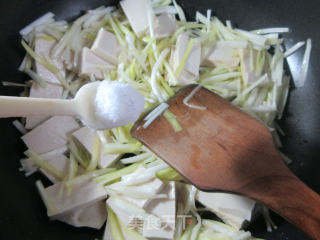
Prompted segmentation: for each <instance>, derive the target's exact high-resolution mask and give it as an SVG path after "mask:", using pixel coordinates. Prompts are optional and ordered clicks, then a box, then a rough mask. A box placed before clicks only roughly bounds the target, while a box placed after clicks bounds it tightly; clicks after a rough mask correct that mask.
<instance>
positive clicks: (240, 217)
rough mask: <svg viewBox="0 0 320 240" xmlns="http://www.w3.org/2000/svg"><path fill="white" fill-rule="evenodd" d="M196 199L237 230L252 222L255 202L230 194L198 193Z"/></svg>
mask: <svg viewBox="0 0 320 240" xmlns="http://www.w3.org/2000/svg"><path fill="white" fill-rule="evenodd" d="M196 199H197V200H198V201H199V202H200V203H202V204H203V205H204V206H206V207H207V208H208V209H210V211H212V212H213V213H215V214H216V215H217V216H218V217H220V218H221V219H222V220H223V221H224V222H225V223H227V224H230V225H231V226H233V227H235V228H236V229H240V228H241V227H242V225H243V224H244V223H245V222H246V221H249V222H250V220H251V216H252V212H253V209H254V206H255V201H254V200H252V199H249V198H246V197H242V196H239V195H235V194H229V193H212V192H211V193H209V192H203V191H198V194H197V196H196Z"/></svg>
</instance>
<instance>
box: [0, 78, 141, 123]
mask: <svg viewBox="0 0 320 240" xmlns="http://www.w3.org/2000/svg"><path fill="white" fill-rule="evenodd" d="M143 107H144V99H143V97H142V95H141V94H140V93H139V92H138V91H137V90H135V89H134V88H133V87H131V86H130V85H128V84H126V83H123V82H118V81H108V80H104V81H102V82H93V83H88V84H86V85H84V86H82V87H81V88H80V89H79V91H78V92H77V94H76V96H75V98H74V99H71V100H65V99H50V98H30V97H7V96H0V118H8V117H27V116H56V115H60V116H77V117H79V118H80V119H82V120H83V121H84V122H85V123H86V124H87V125H88V126H89V127H91V128H94V129H109V128H115V127H119V126H123V125H126V124H129V123H132V122H135V121H136V120H137V119H138V118H139V115H140V114H141V112H142V111H143Z"/></svg>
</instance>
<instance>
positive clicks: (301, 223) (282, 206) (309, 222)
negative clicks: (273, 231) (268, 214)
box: [237, 159, 320, 239]
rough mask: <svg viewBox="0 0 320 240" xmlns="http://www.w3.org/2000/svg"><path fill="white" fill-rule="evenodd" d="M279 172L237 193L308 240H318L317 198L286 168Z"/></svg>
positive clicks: (319, 216) (319, 214)
mask: <svg viewBox="0 0 320 240" xmlns="http://www.w3.org/2000/svg"><path fill="white" fill-rule="evenodd" d="M279 160H280V159H279ZM283 168H284V169H283V170H282V172H281V173H280V174H278V175H272V176H264V177H263V178H261V179H258V180H255V181H254V182H251V183H250V184H247V185H246V186H244V187H242V188H241V189H238V190H237V192H239V193H241V194H243V195H246V196H248V197H251V198H253V199H255V200H257V201H259V202H262V203H264V204H265V205H266V206H267V207H269V208H271V209H272V210H274V211H275V212H277V213H278V214H279V215H281V216H282V217H284V218H285V219H287V220H288V221H289V222H291V223H292V224H294V225H296V226H297V227H299V228H300V229H301V230H303V231H304V232H305V233H306V234H307V235H309V236H310V237H311V239H320V195H319V194H317V193H316V192H314V191H313V190H311V189H310V188H309V187H307V186H306V185H305V184H304V183H303V182H302V181H300V180H299V179H298V178H297V177H296V176H295V175H294V174H293V173H291V172H290V171H289V169H288V168H287V167H286V166H283Z"/></svg>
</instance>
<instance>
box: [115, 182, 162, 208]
mask: <svg viewBox="0 0 320 240" xmlns="http://www.w3.org/2000/svg"><path fill="white" fill-rule="evenodd" d="M120 183H121V182H120ZM118 185H119V183H114V184H112V185H110V186H109V187H110V188H117V186H118ZM164 186H165V184H164V183H163V182H162V181H160V180H159V179H158V178H154V179H153V180H151V181H149V182H147V183H144V184H140V185H137V186H130V187H129V188H130V189H131V190H133V191H136V192H141V193H148V194H150V195H156V194H158V193H159V192H160V191H161V190H162V189H163V187H164ZM122 197H123V199H125V200H127V201H128V202H131V203H133V204H135V205H136V206H138V207H141V208H145V207H146V206H147V205H148V204H149V203H150V201H152V199H143V198H134V197H132V196H128V195H126V194H125V192H124V194H123V195H122Z"/></svg>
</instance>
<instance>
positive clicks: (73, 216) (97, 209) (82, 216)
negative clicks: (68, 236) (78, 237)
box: [57, 201, 108, 229]
mask: <svg viewBox="0 0 320 240" xmlns="http://www.w3.org/2000/svg"><path fill="white" fill-rule="evenodd" d="M107 216H108V214H107V209H106V204H105V201H100V202H97V203H94V204H92V205H90V206H88V207H84V208H79V209H76V210H74V211H73V212H72V213H70V214H68V215H66V216H63V217H61V218H57V220H59V221H62V222H65V223H67V224H69V225H72V226H74V227H90V228H95V229H100V228H101V227H102V226H103V224H104V223H105V221H106V220H107Z"/></svg>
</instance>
